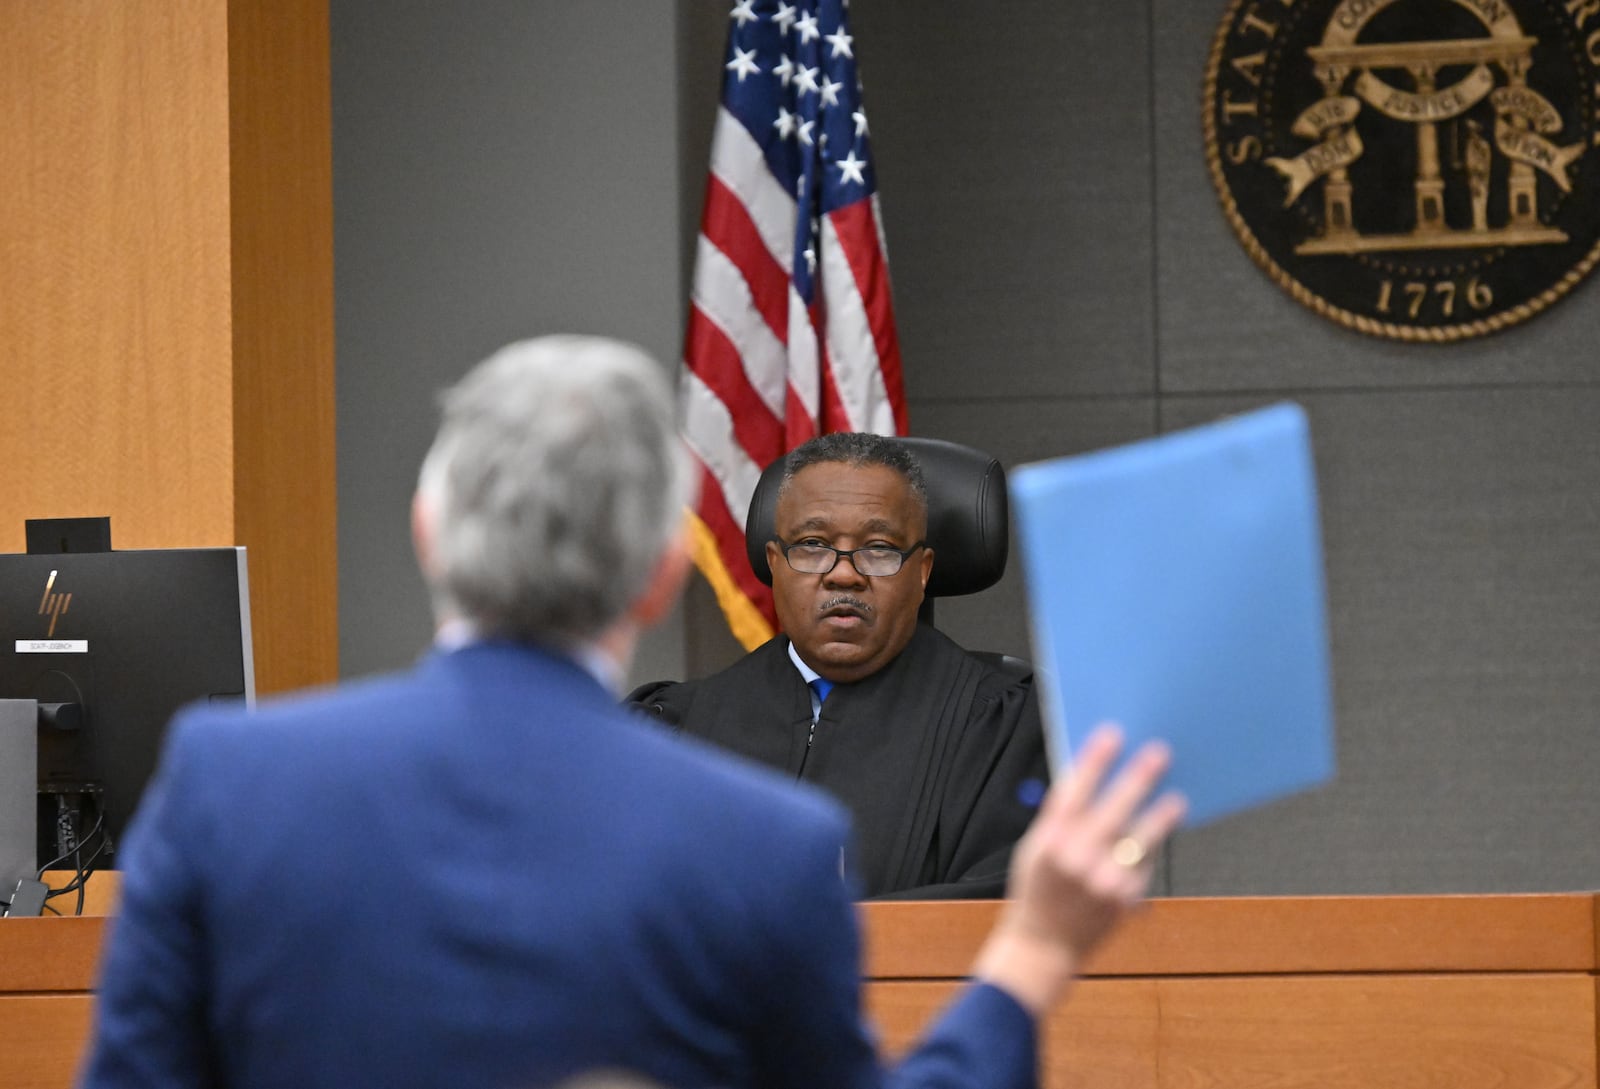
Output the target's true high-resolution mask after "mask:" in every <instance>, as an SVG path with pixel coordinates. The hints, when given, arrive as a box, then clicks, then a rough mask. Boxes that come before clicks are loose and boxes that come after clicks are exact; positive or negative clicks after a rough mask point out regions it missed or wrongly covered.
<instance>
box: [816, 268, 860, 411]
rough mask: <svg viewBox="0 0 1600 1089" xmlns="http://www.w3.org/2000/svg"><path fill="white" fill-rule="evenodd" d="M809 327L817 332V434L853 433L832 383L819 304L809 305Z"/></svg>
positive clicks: (825, 328) (824, 317)
mask: <svg viewBox="0 0 1600 1089" xmlns="http://www.w3.org/2000/svg"><path fill="white" fill-rule="evenodd" d="M817 298H818V299H819V300H820V299H821V298H822V292H820V291H819V292H817ZM811 327H812V328H813V329H815V330H816V331H817V371H818V374H817V381H818V383H819V384H820V385H821V386H822V412H821V413H820V414H819V419H818V420H817V429H818V430H817V433H818V434H822V435H827V434H831V433H832V432H834V431H854V430H856V423H855V421H854V420H852V419H850V414H849V413H848V412H846V411H845V407H844V398H843V397H841V396H839V384H838V383H837V382H836V381H834V377H833V354H832V353H831V352H830V351H829V350H828V315H827V313H826V312H825V311H824V310H823V309H822V304H821V303H820V302H814V303H812V304H811Z"/></svg>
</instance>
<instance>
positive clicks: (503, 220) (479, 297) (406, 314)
mask: <svg viewBox="0 0 1600 1089" xmlns="http://www.w3.org/2000/svg"><path fill="white" fill-rule="evenodd" d="M332 54H333V56H332V63H333V160H334V268H335V278H334V288H335V320H336V334H337V359H338V474H339V617H340V622H339V628H340V640H339V651H340V662H341V672H342V673H344V674H345V675H346V676H349V675H353V674H360V673H368V672H372V671H376V670H380V669H388V668H393V667H395V666H398V665H402V664H404V663H406V662H408V661H410V660H411V659H412V658H414V657H415V656H416V655H417V653H418V652H419V651H420V650H421V649H422V648H423V647H425V646H426V645H427V643H428V639H429V637H430V635H431V621H430V618H429V614H428V606H427V601H426V597H425V595H424V592H423V588H422V583H421V580H420V578H419V577H418V575H417V573H416V566H415V564H414V562H413V560H412V555H411V549H410V544H409V538H408V532H409V531H408V509H409V502H410V496H411V491H412V488H413V485H414V484H415V480H416V476H415V474H416V471H417V467H418V465H419V464H420V462H421V459H422V455H423V454H424V452H425V451H426V449H427V445H428V442H429V441H430V439H431V438H432V435H433V430H434V427H435V425H436V423H437V418H436V414H435V395H436V393H437V392H438V391H439V390H440V389H442V388H443V387H445V386H446V385H448V384H449V383H450V382H452V381H454V380H455V379H456V378H457V377H459V376H460V375H461V374H462V373H463V372H464V371H465V370H466V369H467V368H469V367H470V366H471V365H472V364H474V363H476V362H477V361H478V360H480V359H482V358H483V357H485V356H486V355H488V354H489V353H490V352H492V351H494V350H495V349H496V348H498V347H500V346H501V345H502V344H505V343H507V342H508V341H511V340H516V339H520V338H523V337H527V336H533V335H537V334H541V333H551V332H591V333H608V334H611V335H615V336H621V337H625V338H627V339H630V340H634V341H637V342H638V343H640V344H641V345H643V346H644V347H645V348H646V349H648V350H649V351H651V352H652V353H653V354H655V355H656V356H657V358H659V359H661V360H663V361H664V363H666V364H668V365H671V364H673V363H674V362H675V360H676V359H677V357H678V351H679V348H678V339H679V327H680V323H681V320H682V319H681V316H680V310H681V308H682V307H681V303H680V299H682V298H683V296H684V293H683V290H682V287H681V281H680V272H679V268H680V264H679V246H680V241H679V225H678V224H679V204H680V186H679V181H678V138H677V127H678V113H677V110H678V97H679V95H678V90H677V80H678V73H679V70H680V65H679V63H678V58H677V47H676V23H675V20H674V12H673V9H672V6H671V5H667V4H637V3H632V2H629V0H589V2H587V3H583V4H554V3H529V2H527V0H475V2H474V3H473V4H472V5H470V6H462V5H458V4H448V3H431V4H430V3H409V4H404V5H397V4H391V3H380V2H376V0H333V3H332ZM672 627H673V628H681V621H674V624H673V625H672ZM638 667H639V672H640V674H641V675H644V676H676V675H679V674H681V673H682V671H683V668H684V667H683V654H682V651H681V649H680V641H679V639H677V638H676V637H674V636H673V635H672V634H671V629H669V630H668V631H666V632H663V633H660V634H658V635H656V636H654V637H653V638H652V639H651V640H650V641H649V643H648V644H647V645H646V646H645V647H644V648H643V649H642V651H641V654H640V659H639V663H638Z"/></svg>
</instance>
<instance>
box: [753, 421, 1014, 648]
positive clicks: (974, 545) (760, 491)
mask: <svg viewBox="0 0 1600 1089" xmlns="http://www.w3.org/2000/svg"><path fill="white" fill-rule="evenodd" d="M899 441H900V442H902V443H904V444H905V445H906V446H907V447H908V448H909V449H910V451H911V453H912V454H913V455H914V456H915V457H916V459H917V461H918V462H919V463H920V464H921V466H922V475H923V478H924V480H925V482H926V484H927V489H928V538H927V539H928V546H929V547H930V548H932V549H933V556H934V559H933V573H932V574H931V575H930V576H929V577H928V588H927V596H926V598H925V599H924V600H923V603H922V611H921V613H920V614H919V619H920V620H922V621H923V622H924V623H927V624H932V623H933V603H934V599H935V598H941V597H957V596H959V595H962V594H975V593H977V592H978V591H980V590H987V589H988V588H989V587H991V586H993V585H994V584H995V583H997V582H999V581H1000V576H1002V575H1004V574H1005V573H1006V559H1007V556H1008V555H1009V553H1010V551H1011V526H1010V513H1009V512H1010V505H1009V501H1008V499H1007V494H1006V471H1005V467H1004V466H1002V465H1001V464H1000V462H999V461H998V460H997V459H996V458H994V457H992V456H991V455H989V454H986V453H984V452H983V451H981V450H975V449H973V448H972V447H970V446H962V445H961V444H959V443H954V442H946V441H945V440H943V439H925V438H903V439H900V440H899ZM783 460H784V459H783V458H779V459H778V460H777V461H775V462H773V463H772V464H771V465H769V466H767V468H766V471H764V472H763V473H762V474H761V479H760V481H758V482H757V484H756V490H755V495H754V496H753V497H752V498H751V500H750V513H749V515H748V516H747V517H746V518H745V527H744V546H745V554H746V555H747V556H748V557H749V558H750V567H751V568H752V569H753V570H754V571H755V573H756V577H757V578H759V579H760V580H761V581H762V582H764V583H766V584H767V585H768V586H771V585H772V570H771V568H769V567H768V566H767V542H768V541H770V540H771V539H772V538H773V536H774V532H775V531H774V526H775V524H776V514H777V504H778V485H779V484H780V483H781V482H782V480H783ZM972 653H974V654H976V655H977V656H978V657H980V658H983V659H985V660H986V661H988V662H990V663H991V664H993V665H995V666H997V667H999V668H1001V669H1003V670H1005V671H1006V672H1008V673H1012V674H1015V675H1019V676H1024V675H1027V674H1029V673H1031V672H1032V671H1033V670H1032V667H1031V666H1030V665H1029V664H1028V663H1027V662H1025V661H1023V660H1022V659H1020V658H1014V657H1012V656H1011V655H1008V654H999V653H996V652H990V651H973V652H972Z"/></svg>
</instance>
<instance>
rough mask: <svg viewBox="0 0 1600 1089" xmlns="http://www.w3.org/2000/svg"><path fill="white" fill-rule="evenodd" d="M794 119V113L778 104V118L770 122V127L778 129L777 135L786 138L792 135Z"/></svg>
mask: <svg viewBox="0 0 1600 1089" xmlns="http://www.w3.org/2000/svg"><path fill="white" fill-rule="evenodd" d="M794 121H795V117H794V114H792V113H790V112H789V111H788V110H786V109H784V108H783V107H781V106H780V107H778V119H777V120H776V121H774V122H773V123H772V127H773V128H775V129H777V130H778V135H779V136H781V137H783V138H784V139H785V140H787V139H788V138H789V137H791V136H793V135H794Z"/></svg>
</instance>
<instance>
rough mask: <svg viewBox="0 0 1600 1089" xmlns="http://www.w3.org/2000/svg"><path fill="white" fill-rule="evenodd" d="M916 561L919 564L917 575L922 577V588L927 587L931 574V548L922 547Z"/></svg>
mask: <svg viewBox="0 0 1600 1089" xmlns="http://www.w3.org/2000/svg"><path fill="white" fill-rule="evenodd" d="M917 562H918V563H919V564H920V565H921V570H920V571H919V572H918V575H919V576H920V577H921V579H922V588H923V589H924V590H926V589H927V588H928V577H929V576H930V575H932V574H933V549H931V548H927V547H924V548H923V549H922V554H921V555H920V556H918V557H917Z"/></svg>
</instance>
